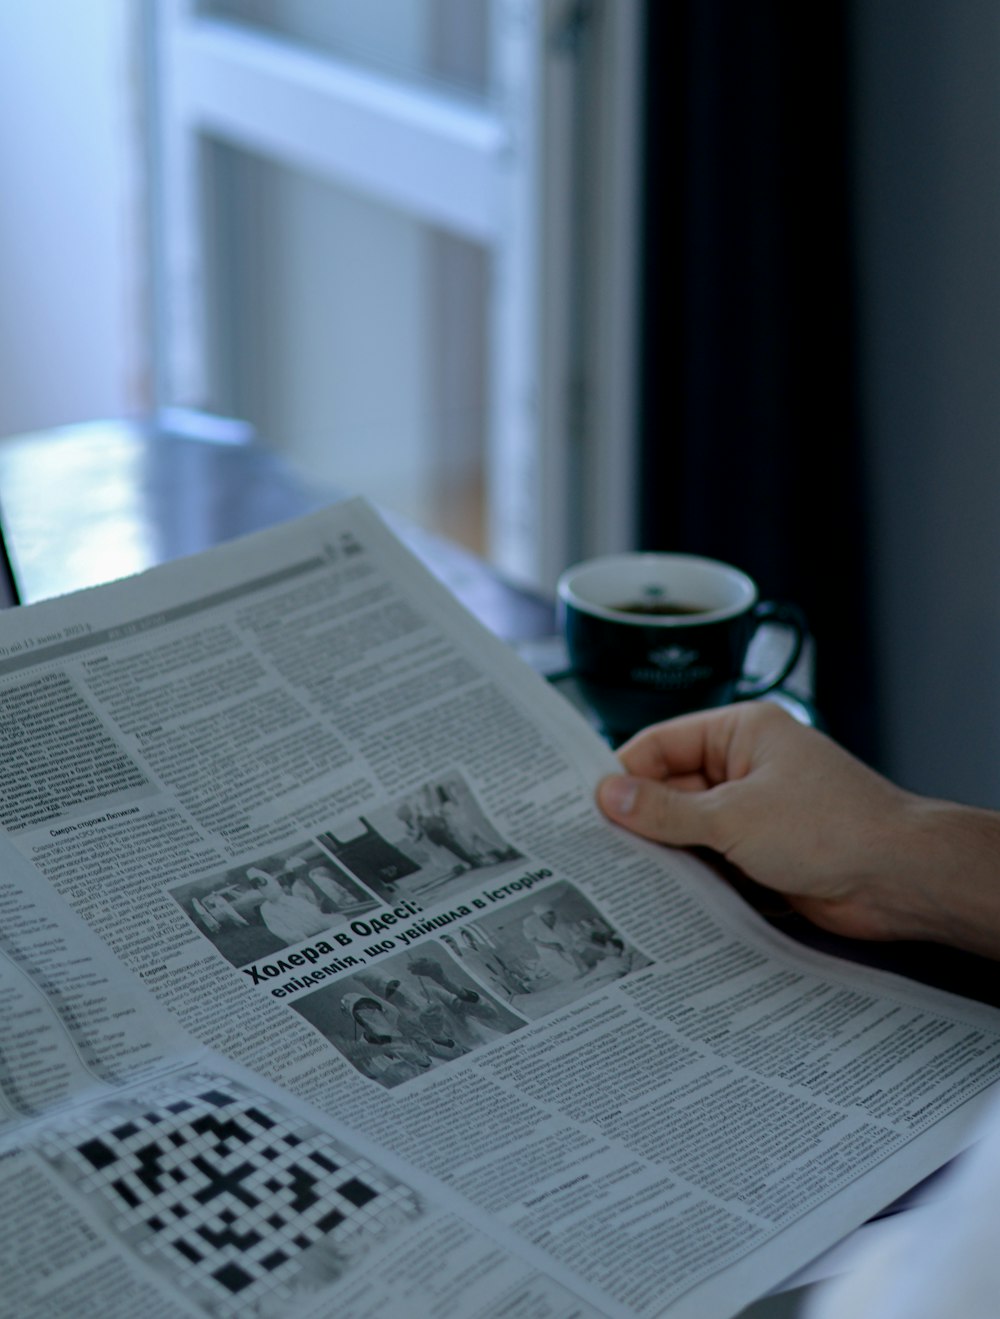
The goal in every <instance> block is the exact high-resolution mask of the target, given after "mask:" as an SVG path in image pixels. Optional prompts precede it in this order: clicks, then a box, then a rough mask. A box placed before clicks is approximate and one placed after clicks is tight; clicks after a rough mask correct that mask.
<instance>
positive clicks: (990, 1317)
mask: <svg viewBox="0 0 1000 1319" xmlns="http://www.w3.org/2000/svg"><path fill="white" fill-rule="evenodd" d="M998 1209H1000V1107H997V1106H994V1108H993V1111H992V1114H991V1116H990V1119H989V1121H988V1123H987V1125H986V1126H985V1128H984V1133H983V1138H982V1139H981V1140H980V1141H979V1142H978V1143H977V1144H976V1145H974V1146H973V1147H972V1148H971V1149H970V1150H968V1151H967V1152H966V1153H965V1154H963V1155H961V1156H960V1158H959V1159H958V1161H957V1162H956V1164H955V1166H954V1167H953V1169H952V1170H951V1171H950V1172H949V1173H948V1175H947V1180H946V1181H945V1183H944V1184H943V1185H942V1189H941V1193H940V1198H938V1199H936V1200H935V1201H933V1202H932V1203H931V1204H928V1205H924V1206H921V1207H919V1208H916V1209H913V1210H910V1211H908V1212H907V1213H904V1214H902V1215H900V1218H899V1221H898V1222H897V1223H896V1224H894V1225H893V1230H892V1231H891V1232H888V1233H886V1234H883V1235H882V1236H881V1237H880V1239H879V1242H878V1246H877V1249H874V1250H869V1252H868V1254H866V1255H863V1256H862V1258H861V1262H860V1265H859V1266H858V1267H856V1268H854V1269H852V1270H851V1271H850V1272H849V1273H845V1274H843V1275H842V1276H841V1277H839V1278H836V1279H834V1280H832V1281H831V1282H828V1283H825V1284H823V1285H822V1286H820V1287H819V1288H818V1289H817V1291H816V1292H815V1295H814V1297H813V1298H812V1299H811V1302H810V1304H809V1305H808V1306H807V1308H806V1312H805V1319H846V1316H850V1319H996V1317H997V1315H1000V1231H998V1228H997V1213H998Z"/></svg>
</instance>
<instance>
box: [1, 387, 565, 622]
mask: <svg viewBox="0 0 1000 1319" xmlns="http://www.w3.org/2000/svg"><path fill="white" fill-rule="evenodd" d="M343 497H344V492H343V491H337V490H331V489H328V488H325V487H323V486H317V485H316V484H315V483H313V482H309V481H307V480H306V479H305V478H304V477H302V476H300V475H299V474H297V473H296V472H295V471H294V470H293V469H292V468H291V467H290V466H289V465H288V464H287V463H286V462H284V461H283V460H282V459H281V458H280V457H279V456H278V455H276V454H274V453H272V452H270V451H269V450H267V449H266V448H264V447H263V446H261V445H259V444H257V443H256V442H254V440H253V438H252V436H251V435H250V433H249V430H248V428H247V427H246V426H244V425H243V424H242V423H240V422H235V421H230V420H228V419H225V418H215V417H212V416H209V415H207V414H203V413H194V412H188V411H186V410H181V409H173V410H170V411H169V412H168V413H166V414H164V415H163V416H162V417H161V418H160V419H159V420H158V421H155V422H152V421H150V422H141V421H127V420H112V421H94V422H88V423H83V424H80V425H74V426H65V427H59V428H56V429H54V430H48V431H41V432H35V433H31V434H27V435H21V436H13V437H10V438H8V439H4V440H0V508H2V510H3V519H4V526H5V528H6V531H7V537H8V543H9V546H10V549H11V554H12V557H13V560H14V566H15V569H16V572H17V576H18V581H19V585H20V587H21V593H22V596H23V599H24V601H25V603H32V602H34V601H36V600H42V599H45V598H47V597H48V596H52V595H59V594H62V593H64V592H66V591H73V590H78V589H79V588H81V587H85V586H95V585H97V584H98V583H100V582H105V581H109V580H111V579H113V578H116V577H123V576H126V575H128V574H130V573H135V572H141V571H142V570H143V569H145V568H150V567H153V566H154V565H155V564H158V563H165V562H167V561H168V560H170V559H176V558H180V557H181V556H182V555H186V554H197V553H198V552H199V551H201V550H204V549H208V548H209V547H210V546H212V545H217V544H219V543H220V542H222V541H226V540H231V539H233V538H234V537H237V536H242V535H245V534H247V533H249V532H252V531H259V530H261V529H262V528H264V527H269V526H272V525H274V524H275V523H277V522H282V521H284V520H286V519H288V518H293V517H297V516H299V515H300V514H303V513H310V512H314V511H315V510H317V509H319V508H322V507H323V506H324V505H325V504H329V503H331V502H333V501H335V500H337V499H340V498H343ZM387 520H388V521H389V522H390V523H391V525H392V526H393V529H394V530H395V531H396V532H397V533H398V534H399V535H400V536H401V538H402V539H403V540H404V541H406V542H407V543H408V545H409V546H410V548H411V549H412V550H413V551H414V553H416V554H417V556H418V557H419V558H420V559H422V560H423V561H424V563H425V564H426V565H427V566H428V567H429V568H430V569H431V571H432V572H434V573H435V575H436V576H438V577H439V578H441V579H442V580H443V581H444V582H445V584H446V585H447V586H448V587H449V588H450V589H451V590H452V591H453V592H454V594H455V595H457V596H458V598H459V599H460V600H461V601H462V603H463V604H465V605H466V606H467V608H468V609H470V610H471V612H472V613H473V614H474V615H475V616H476V617H477V618H478V619H479V620H480V621H481V622H482V623H484V624H485V625H486V626H487V627H488V628H490V630H491V631H493V632H495V633H496V634H497V635H498V636H499V637H501V638H502V639H503V640H505V641H511V642H525V643H530V642H540V641H541V640H542V639H543V638H545V637H549V636H551V635H552V633H553V632H554V630H555V612H554V608H553V606H552V603H551V602H550V601H548V600H545V599H543V598H542V597H540V596H538V595H535V594H533V593H532V592H530V591H526V590H523V589H521V588H519V587H516V586H513V585H511V584H509V583H507V582H505V581H504V580H503V579H502V578H500V577H499V576H498V574H497V573H496V572H494V571H493V570H492V569H490V568H488V567H487V565H486V564H485V563H483V562H482V561H481V560H479V559H477V558H476V557H475V556H474V555H473V554H471V553H468V552H467V551H465V550H463V549H461V548H460V547H459V546H457V545H453V544H450V543H449V542H447V541H444V540H443V539H441V538H440V537H436V536H432V535H429V534H427V533H425V532H422V531H420V530H419V529H418V528H416V527H413V526H411V525H409V524H407V523H404V522H403V521H402V520H401V519H395V518H392V517H387Z"/></svg>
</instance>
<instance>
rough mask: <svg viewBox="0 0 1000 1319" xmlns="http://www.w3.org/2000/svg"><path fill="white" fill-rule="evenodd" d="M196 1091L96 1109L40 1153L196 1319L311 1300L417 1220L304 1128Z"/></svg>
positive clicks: (280, 1113)
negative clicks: (310, 1294)
mask: <svg viewBox="0 0 1000 1319" xmlns="http://www.w3.org/2000/svg"><path fill="white" fill-rule="evenodd" d="M198 1081H199V1084H197V1085H189V1086H180V1087H174V1088H172V1089H171V1091H170V1092H169V1093H166V1092H164V1091H162V1090H161V1091H160V1092H158V1093H157V1095H156V1099H155V1102H152V1103H150V1102H149V1101H148V1099H147V1100H146V1101H143V1100H141V1099H138V1100H134V1101H131V1100H130V1101H122V1100H111V1101H108V1102H107V1103H105V1104H104V1105H101V1106H100V1107H99V1110H98V1117H97V1120H96V1121H95V1120H94V1119H93V1113H92V1112H91V1113H90V1114H88V1115H87V1117H86V1119H82V1120H81V1121H80V1122H79V1124H78V1125H77V1127H76V1128H75V1129H73V1130H64V1131H62V1132H61V1133H58V1135H57V1137H56V1138H55V1139H54V1140H52V1139H50V1140H49V1142H48V1143H47V1144H46V1146H45V1147H44V1149H43V1152H44V1153H45V1155H46V1157H47V1158H49V1159H50V1161H51V1162H52V1163H53V1164H54V1166H56V1167H57V1168H58V1169H59V1170H60V1171H61V1172H62V1173H63V1174H64V1175H67V1176H69V1177H70V1178H71V1179H72V1180H73V1181H74V1182H75V1183H76V1184H77V1186H78V1187H79V1188H80V1189H81V1190H83V1191H84V1192H86V1193H88V1194H89V1196H90V1197H91V1203H93V1200H92V1197H93V1195H94V1194H95V1193H96V1194H97V1195H98V1197H99V1198H100V1201H101V1203H102V1204H103V1206H104V1208H105V1218H106V1221H107V1222H108V1223H109V1224H110V1225H111V1227H112V1228H113V1229H114V1230H115V1231H116V1232H117V1233H118V1234H119V1235H120V1236H121V1237H122V1238H123V1239H124V1240H125V1241H126V1242H127V1243H128V1244H129V1245H130V1246H132V1247H133V1248H134V1249H136V1250H138V1251H139V1252H140V1253H141V1254H142V1255H143V1256H144V1257H145V1258H146V1259H147V1261H148V1262H150V1263H151V1264H153V1265H154V1267H155V1266H157V1265H159V1266H160V1267H161V1269H165V1270H166V1271H167V1272H168V1274H169V1276H170V1278H171V1279H172V1280H173V1281H174V1282H176V1283H179V1284H180V1285H181V1286H183V1287H185V1288H186V1289H187V1291H188V1294H189V1297H190V1299H191V1300H193V1301H197V1302H198V1303H199V1304H200V1305H201V1306H202V1307H203V1308H204V1309H205V1310H207V1311H208V1312H209V1313H211V1314H217V1315H231V1314H236V1313H241V1314H248V1313H249V1314H252V1313H253V1312H254V1310H255V1308H257V1305H258V1303H259V1302H260V1301H261V1300H262V1299H264V1298H267V1299H268V1300H269V1301H271V1302H273V1301H274V1300H277V1299H279V1298H285V1299H287V1298H290V1297H292V1296H294V1295H296V1294H297V1293H298V1294H300V1295H301V1294H302V1292H303V1291H311V1290H316V1289H318V1288H319V1287H321V1286H323V1285H325V1284H327V1283H329V1282H331V1281H333V1280H334V1279H335V1278H337V1277H340V1276H342V1274H343V1272H344V1271H345V1269H346V1268H347V1267H348V1266H349V1265H350V1263H351V1262H352V1261H353V1260H355V1259H357V1258H358V1257H360V1255H362V1254H364V1253H365V1252H366V1251H367V1250H368V1249H370V1248H371V1247H372V1246H374V1245H376V1244H378V1243H379V1242H380V1241H383V1240H385V1239H386V1236H387V1234H388V1233H389V1232H390V1231H391V1230H392V1229H393V1228H395V1227H396V1226H397V1225H399V1224H401V1223H402V1222H403V1221H404V1220H410V1219H413V1218H415V1217H416V1216H417V1215H418V1214H419V1213H420V1205H419V1201H418V1199H417V1196H416V1194H415V1193H414V1192H413V1191H411V1190H410V1189H409V1188H408V1187H407V1186H405V1185H403V1184H402V1183H400V1182H397V1181H395V1179H393V1178H391V1177H389V1176H388V1174H386V1173H383V1172H382V1171H381V1170H380V1169H378V1168H377V1167H376V1166H375V1165H374V1164H372V1163H370V1162H369V1161H368V1160H367V1159H364V1158H362V1157H361V1156H359V1155H358V1154H356V1153H354V1152H352V1151H349V1150H348V1149H347V1147H346V1146H344V1145H342V1144H341V1143H340V1142H335V1141H334V1140H333V1139H332V1138H331V1137H329V1136H327V1135H326V1134H325V1133H324V1132H322V1131H320V1130H319V1129H318V1128H316V1127H314V1126H312V1125H311V1124H310V1123H308V1122H305V1121H303V1120H301V1119H300V1118H298V1117H297V1116H296V1115H294V1114H293V1113H291V1112H288V1111H286V1110H284V1109H280V1108H279V1107H278V1106H277V1105H275V1104H274V1103H272V1102H271V1101H263V1100H262V1099H261V1097H260V1096H257V1095H253V1094H251V1093H250V1092H249V1091H246V1090H244V1089H243V1088H242V1087H240V1086H236V1085H233V1084H231V1083H229V1082H228V1081H223V1080H221V1079H219V1078H206V1077H204V1076H201V1077H199V1078H198ZM84 1123H85V1126H84ZM84 1131H85V1133H86V1134H84Z"/></svg>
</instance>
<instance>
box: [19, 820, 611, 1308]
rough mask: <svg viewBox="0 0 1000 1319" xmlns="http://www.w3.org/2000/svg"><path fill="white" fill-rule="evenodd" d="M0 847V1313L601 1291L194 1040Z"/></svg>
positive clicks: (478, 1301) (544, 1300) (358, 1304)
mask: <svg viewBox="0 0 1000 1319" xmlns="http://www.w3.org/2000/svg"><path fill="white" fill-rule="evenodd" d="M2 857H3V866H2V875H3V879H2V881H0V903H2V912H3V920H2V928H0V996H2V1005H3V1008H4V1011H3V1013H2V1014H0V1259H2V1261H3V1281H2V1284H0V1313H2V1314H4V1315H10V1316H17V1319H55V1317H56V1316H60V1315H65V1316H67V1319H80V1317H81V1316H84V1315H91V1314H92V1315H94V1316H98V1315H99V1316H100V1319H135V1316H136V1315H137V1314H143V1315H145V1316H152V1317H153V1319H160V1317H162V1319H168V1317H169V1319H173V1317H174V1316H198V1315H203V1314H206V1313H207V1314H212V1315H222V1316H230V1315H232V1316H236V1315H239V1316H251V1315H272V1314H279V1313H281V1314H284V1313H286V1312H287V1309H288V1306H289V1304H293V1305H295V1306H296V1308H299V1309H302V1310H303V1311H304V1312H306V1313H314V1314H330V1315H333V1314H336V1315H337V1316H338V1319H351V1317H352V1316H376V1315H377V1316H379V1317H380V1319H384V1317H386V1316H388V1317H390V1319H391V1317H393V1316H398V1317H399V1319H411V1316H412V1315H413V1314H414V1313H417V1312H418V1311H419V1313H421V1314H427V1315H433V1316H434V1317H435V1319H446V1317H447V1316H464V1315H473V1314H474V1315H477V1316H482V1317H483V1319H487V1317H488V1316H496V1319H500V1317H501V1316H503V1319H508V1317H509V1316H515V1317H517V1316H523V1319H529V1316H532V1317H533V1316H536V1315H538V1314H540V1313H541V1314H546V1315H552V1316H561V1317H564V1319H577V1317H582V1319H586V1317H587V1316H596V1315H597V1314H598V1313H599V1312H598V1311H595V1310H592V1309H591V1308H590V1307H588V1306H586V1305H584V1304H583V1303H582V1302H581V1300H580V1298H579V1297H578V1296H575V1295H574V1294H573V1292H572V1290H570V1289H568V1288H566V1287H564V1286H562V1285H560V1283H559V1282H558V1281H557V1280H556V1279H555V1278H554V1277H552V1276H550V1274H549V1273H548V1272H547V1271H546V1270H544V1269H539V1268H538V1267H537V1265H533V1264H532V1263H531V1261H530V1260H528V1259H526V1258H524V1254H525V1252H523V1251H520V1252H519V1251H518V1250H517V1249H514V1250H510V1249H509V1243H505V1242H504V1241H503V1240H502V1239H499V1240H498V1233H497V1232H496V1231H495V1230H493V1231H491V1232H487V1233H484V1232H482V1231H478V1230H477V1229H476V1227H475V1225H474V1224H471V1223H469V1222H467V1221H463V1220H462V1219H461V1218H459V1217H458V1216H457V1215H456V1214H455V1213H454V1211H449V1210H448V1209H447V1208H446V1207H445V1206H444V1205H443V1204H442V1194H441V1190H440V1188H439V1187H437V1186H436V1185H435V1184H434V1181H433V1179H429V1178H427V1177H426V1176H422V1175H421V1174H420V1173H419V1171H418V1170H415V1169H414V1168H412V1166H408V1165H406V1164H405V1163H403V1162H402V1161H400V1160H398V1159H394V1158H393V1157H392V1156H391V1154H387V1153H386V1152H385V1151H382V1150H378V1149H376V1148H374V1147H373V1146H372V1144H371V1142H370V1141H366V1140H365V1139H364V1138H363V1137H359V1136H358V1135H357V1134H356V1133H350V1132H345V1131H344V1129H343V1128H342V1127H339V1126H338V1124H336V1123H334V1122H332V1121H331V1120H330V1119H329V1117H328V1116H327V1115H325V1114H323V1113H319V1112H318V1111H317V1110H315V1109H311V1108H310V1106H308V1105H303V1104H302V1103H301V1102H300V1101H296V1100H295V1099H294V1098H293V1097H292V1096H290V1095H288V1093H287V1092H284V1091H281V1090H279V1089H278V1088H276V1087H275V1086H273V1085H270V1084H269V1083H268V1082H266V1081H265V1080H263V1079H262V1078H260V1077H257V1076H254V1075H253V1074H252V1073H248V1072H246V1070H245V1069H241V1068H239V1067H238V1065H235V1064H233V1063H232V1062H231V1061H230V1060H227V1059H224V1058H222V1057H220V1056H218V1055H214V1054H211V1053H210V1052H209V1051H207V1050H204V1049H202V1048H199V1047H198V1045H197V1042H196V1041H194V1040H193V1039H191V1037H189V1036H188V1035H187V1033H186V1032H185V1031H184V1030H183V1029H182V1028H181V1027H180V1026H179V1025H178V1023H177V1022H176V1021H174V1020H173V1019H172V1018H171V1017H170V1015H169V1014H168V1013H167V1012H166V1011H165V1010H164V1009H162V1008H161V1007H160V1005H159V1004H158V1003H157V1001H156V999H155V998H154V997H153V996H152V995H151V994H150V993H149V991H148V990H147V989H146V988H145V987H144V986H143V985H142V984H141V983H140V982H139V981H138V980H137V979H135V978H134V977H133V976H131V975H130V973H129V972H128V971H127V969H126V968H125V967H123V966H122V965H121V964H120V963H118V962H117V961H116V959H115V958H114V956H113V954H111V953H110V951H109V949H107V947H105V946H103V945H102V944H101V941H100V940H99V939H98V938H97V937H96V936H95V935H94V934H93V933H92V932H91V931H90V930H89V929H88V928H87V926H86V925H85V924H84V923H83V922H82V921H81V920H80V919H79V918H78V917H76V916H75V914H74V913H73V912H72V911H71V910H70V909H69V908H68V907H67V906H66V904H64V903H63V902H62V901H61V900H60V899H59V897H58V896H57V895H56V894H55V892H54V891H53V890H52V889H51V888H50V887H48V886H46V885H44V884H40V883H39V880H38V875H37V873H36V872H34V871H33V870H32V868H31V867H30V866H29V865H28V864H27V863H26V862H25V861H24V860H23V859H22V858H21V857H20V856H19V855H18V854H17V853H16V852H12V851H11V850H10V849H9V848H8V847H6V845H4V846H3V849H2ZM505 1245H506V1246H507V1247H508V1248H505ZM515 1246H516V1243H515ZM414 1289H416V1290H417V1293H418V1295H419V1298H420V1299H419V1303H418V1310H415V1308H414V1300H413V1292H414Z"/></svg>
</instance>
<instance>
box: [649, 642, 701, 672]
mask: <svg viewBox="0 0 1000 1319" xmlns="http://www.w3.org/2000/svg"><path fill="white" fill-rule="evenodd" d="M697 658H698V652H697V651H696V650H687V649H685V647H684V646H663V647H662V648H661V649H660V650H653V651H650V653H649V662H650V663H651V664H655V665H656V667H657V668H659V669H686V668H688V666H689V665H691V664H693V663H694V661H695V660H696V659H697Z"/></svg>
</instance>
